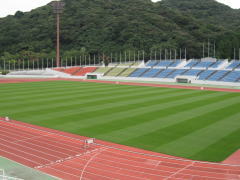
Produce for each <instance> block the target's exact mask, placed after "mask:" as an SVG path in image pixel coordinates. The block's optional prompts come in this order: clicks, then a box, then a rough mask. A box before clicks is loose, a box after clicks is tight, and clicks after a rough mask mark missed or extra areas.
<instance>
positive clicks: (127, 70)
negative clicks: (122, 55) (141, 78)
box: [118, 68, 136, 77]
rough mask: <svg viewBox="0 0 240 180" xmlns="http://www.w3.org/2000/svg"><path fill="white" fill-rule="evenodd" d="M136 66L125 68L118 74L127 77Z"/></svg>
mask: <svg viewBox="0 0 240 180" xmlns="http://www.w3.org/2000/svg"><path fill="white" fill-rule="evenodd" d="M135 70H136V68H127V69H125V71H123V72H122V73H121V74H119V75H118V76H121V77H128V76H129V75H130V74H131V73H133V71H135Z"/></svg>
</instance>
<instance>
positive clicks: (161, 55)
mask: <svg viewBox="0 0 240 180" xmlns="http://www.w3.org/2000/svg"><path fill="white" fill-rule="evenodd" d="M159 60H160V61H161V60H162V49H160V59H159Z"/></svg>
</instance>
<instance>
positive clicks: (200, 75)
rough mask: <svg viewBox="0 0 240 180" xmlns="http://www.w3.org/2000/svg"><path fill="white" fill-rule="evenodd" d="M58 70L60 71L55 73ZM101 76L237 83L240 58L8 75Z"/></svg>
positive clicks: (154, 61) (163, 62) (64, 69)
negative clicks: (182, 78)
mask: <svg viewBox="0 0 240 180" xmlns="http://www.w3.org/2000/svg"><path fill="white" fill-rule="evenodd" d="M56 72H58V73H56ZM89 73H91V74H97V75H98V78H101V79H111V78H114V79H116V78H118V79H122V80H131V79H133V78H134V80H144V81H148V80H149V81H160V82H161V81H164V82H167V81H169V82H177V80H176V79H177V78H179V76H180V77H181V76H183V77H184V78H190V79H191V83H198V84H202V83H203V84H216V85H222V84H223V85H237V83H239V82H240V75H239V73H240V61H238V60H232V61H228V60H214V59H209V60H208V59H203V60H194V59H192V60H188V61H186V60H162V61H159V60H149V61H147V62H144V61H142V62H140V61H137V62H133V61H132V62H131V61H130V62H121V63H117V62H115V63H110V64H109V65H108V66H107V67H105V66H102V65H101V66H84V67H81V66H76V67H64V68H63V67H58V68H52V69H50V70H49V69H47V71H44V70H36V71H33V70H31V71H26V70H25V71H13V72H11V73H10V74H9V76H13V75H15V76H18V75H20V76H21V75H22V76H31V75H32V76H52V77H53V76H54V75H57V76H58V77H59V76H60V77H65V76H66V77H72V78H86V77H87V74H89Z"/></svg>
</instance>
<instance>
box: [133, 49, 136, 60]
mask: <svg viewBox="0 0 240 180" xmlns="http://www.w3.org/2000/svg"><path fill="white" fill-rule="evenodd" d="M133 60H134V63H135V62H136V54H135V50H134V58H133Z"/></svg>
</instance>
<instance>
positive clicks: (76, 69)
mask: <svg viewBox="0 0 240 180" xmlns="http://www.w3.org/2000/svg"><path fill="white" fill-rule="evenodd" d="M81 69H82V68H81V67H72V68H66V69H64V71H63V72H64V73H67V74H70V75H74V74H75V73H77V72H78V71H80V70H81Z"/></svg>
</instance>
